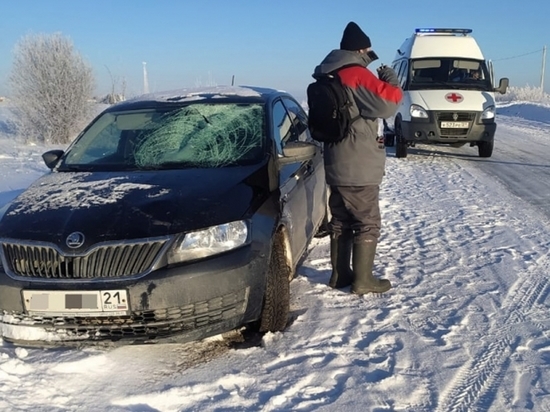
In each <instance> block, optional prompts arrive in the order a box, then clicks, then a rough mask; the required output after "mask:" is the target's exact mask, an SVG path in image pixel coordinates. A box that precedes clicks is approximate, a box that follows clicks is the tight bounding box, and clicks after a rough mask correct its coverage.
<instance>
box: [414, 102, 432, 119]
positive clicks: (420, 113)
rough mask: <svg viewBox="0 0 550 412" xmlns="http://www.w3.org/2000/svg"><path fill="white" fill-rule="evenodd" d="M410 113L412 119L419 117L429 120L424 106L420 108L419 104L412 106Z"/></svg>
mask: <svg viewBox="0 0 550 412" xmlns="http://www.w3.org/2000/svg"><path fill="white" fill-rule="evenodd" d="M410 112H411V116H412V117H418V118H420V119H427V118H428V112H427V111H426V110H424V108H423V107H422V106H419V105H417V104H411V109H410Z"/></svg>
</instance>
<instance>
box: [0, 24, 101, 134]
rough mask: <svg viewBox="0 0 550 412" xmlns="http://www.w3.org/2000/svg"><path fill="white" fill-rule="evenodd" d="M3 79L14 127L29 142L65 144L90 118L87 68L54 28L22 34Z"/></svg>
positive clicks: (90, 88) (91, 83) (90, 76)
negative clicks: (6, 83) (8, 91)
mask: <svg viewBox="0 0 550 412" xmlns="http://www.w3.org/2000/svg"><path fill="white" fill-rule="evenodd" d="M9 82H10V88H11V99H12V102H13V108H14V111H15V114H16V116H15V117H16V122H17V126H18V130H19V132H20V134H21V135H23V136H24V137H25V138H26V139H27V140H29V141H35V142H41V143H54V144H66V143H69V142H70V141H71V139H72V138H73V137H74V135H75V134H76V132H78V130H79V129H80V128H81V127H82V125H83V123H85V122H86V121H87V120H89V118H90V115H91V113H92V112H91V110H92V107H93V106H92V103H91V96H92V93H93V89H94V77H93V73H92V69H91V67H90V66H89V65H88V64H87V63H86V62H85V61H84V59H83V58H82V57H81V56H80V54H79V53H78V52H77V51H76V50H75V48H74V45H73V43H72V41H71V40H70V39H69V38H67V37H65V36H63V35H62V34H60V33H55V34H37V35H36V34H34V35H27V36H24V37H22V38H21V40H20V41H19V42H18V43H17V44H16V46H15V51H14V61H13V67H12V71H11V73H10V77H9Z"/></svg>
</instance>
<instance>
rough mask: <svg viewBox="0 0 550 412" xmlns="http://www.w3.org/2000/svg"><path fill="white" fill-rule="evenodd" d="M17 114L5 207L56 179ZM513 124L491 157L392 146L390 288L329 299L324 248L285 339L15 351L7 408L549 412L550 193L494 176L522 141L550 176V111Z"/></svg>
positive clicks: (0, 380) (385, 262)
mask: <svg viewBox="0 0 550 412" xmlns="http://www.w3.org/2000/svg"><path fill="white" fill-rule="evenodd" d="M2 113H3V111H2V109H1V108H0V207H1V206H2V205H3V204H5V203H6V202H8V201H10V200H11V199H12V198H13V197H15V196H16V195H17V194H18V193H20V192H21V191H22V190H23V189H24V188H25V187H26V186H28V185H29V183H30V182H31V181H33V180H34V179H35V178H37V177H38V176H39V175H40V174H42V173H44V172H45V171H46V167H45V166H44V165H43V163H42V160H41V158H40V155H41V153H42V152H43V151H45V150H46V149H49V147H48V148H45V147H38V146H27V145H23V144H16V143H14V142H13V141H12V140H10V139H8V138H7V137H6V136H8V135H9V127H6V121H5V119H6V118H5V117H3V116H4V115H3V114H2ZM498 120H499V128H498V131H497V142H496V143H495V152H494V154H493V157H492V158H490V159H480V158H478V157H477V150H476V149H475V148H461V149H452V148H444V149H438V150H432V149H431V148H430V147H425V150H424V148H422V147H419V148H417V149H415V150H411V151H410V153H411V154H410V155H409V156H408V157H407V159H396V158H395V156H394V151H393V149H392V148H388V163H387V175H386V178H385V181H384V183H383V186H382V192H381V196H382V200H381V202H382V211H383V224H384V227H383V235H382V238H381V242H380V246H379V250H378V255H377V261H376V272H377V273H378V274H379V275H382V274H383V275H384V276H385V277H387V278H389V279H390V280H391V281H392V283H393V285H394V289H392V290H391V292H389V293H387V294H385V295H380V296H370V295H368V296H364V297H357V296H353V295H351V294H350V293H349V291H348V290H333V289H330V288H329V287H328V286H326V283H327V281H328V278H329V276H330V261H329V246H328V239H327V238H323V239H318V240H315V241H314V243H313V244H312V245H311V247H310V250H309V255H308V258H307V260H306V261H305V263H304V264H303V265H302V266H301V267H300V268H299V270H298V273H299V275H298V277H297V278H296V279H295V280H294V281H293V282H292V296H293V298H292V318H293V322H292V324H291V325H290V326H289V327H288V329H287V330H286V331H285V332H284V333H276V334H267V335H265V336H264V337H263V338H262V340H261V342H259V344H258V345H242V344H240V345H239V344H235V343H234V342H232V341H231V339H225V340H223V339H222V338H221V337H216V338H212V339H208V340H207V341H204V342H195V343H191V344H185V345H177V344H159V345H149V346H126V347H116V348H109V349H107V348H103V349H101V348H94V347H92V348H81V349H36V348H20V347H15V346H13V345H11V344H7V343H3V344H1V343H0V410H5V411H19V410H32V411H77V410H78V411H83V410H85V411H133V412H138V411H143V412H152V411H288V410H293V411H314V410H315V411H373V412H382V411H410V412H412V411H414V412H434V411H438V412H454V411H456V412H458V411H495V412H496V411H498V412H501V411H549V410H550V367H549V365H550V318H549V316H548V313H549V310H550V299H549V293H550V283H549V279H550V254H549V248H550V225H549V223H550V222H549V219H548V216H549V214H548V210H546V209H544V208H550V192H546V186H544V184H543V183H544V182H542V181H541V182H539V184H538V186H537V181H536V178H538V177H537V176H539V175H534V176H535V177H533V176H530V175H525V177H524V178H525V179H526V181H527V180H529V182H530V184H531V185H534V187H535V188H537V187H538V188H540V190H539V193H537V196H538V198H537V202H528V201H526V200H525V199H524V198H522V197H519V196H518V195H517V193H513V191H511V190H509V188H508V186H506V184H505V183H506V180H500V179H497V178H495V176H494V175H493V174H492V173H490V170H489V169H488V166H489V165H491V164H492V165H499V166H501V167H502V166H506V165H507V164H512V163H513V162H511V161H510V158H509V157H506V156H508V155H507V152H506V148H508V147H512V146H513V145H514V144H517V141H518V139H519V137H521V139H523V140H522V147H525V148H532V150H533V151H536V152H539V153H540V154H541V155H540V157H539V158H536V159H535V160H536V161H535V160H534V159H533V158H532V155H530V154H529V151H525V152H521V153H517V158H515V163H517V164H518V165H520V166H521V165H523V166H529V167H531V169H533V170H535V169H536V170H537V171H541V170H542V171H546V170H550V107H548V106H541V105H533V104H528V103H521V102H515V103H512V104H508V105H506V106H504V107H500V108H499V117H498ZM510 156H513V155H510ZM530 156H531V157H530ZM541 159H542V160H541ZM512 166H513V165H511V166H510V167H512ZM526 170H530V169H526ZM526 173H527V172H526ZM519 184H521V182H519ZM198 359H202V360H201V361H198Z"/></svg>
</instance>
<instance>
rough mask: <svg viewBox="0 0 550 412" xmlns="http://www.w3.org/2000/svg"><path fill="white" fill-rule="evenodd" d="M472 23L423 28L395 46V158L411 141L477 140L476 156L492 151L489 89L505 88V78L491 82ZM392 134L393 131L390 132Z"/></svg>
mask: <svg viewBox="0 0 550 412" xmlns="http://www.w3.org/2000/svg"><path fill="white" fill-rule="evenodd" d="M471 32H472V30H471V29H444V28H441V29H439V28H426V29H416V30H415V33H414V34H413V35H412V36H411V37H410V38H408V39H406V40H405V42H404V43H403V44H402V45H401V47H399V49H398V50H397V54H396V56H395V59H394V61H393V63H392V67H393V68H394V70H395V71H396V73H397V75H398V78H399V82H400V85H401V87H402V88H403V100H402V102H401V104H400V106H399V108H398V110H397V113H396V115H395V119H394V133H392V134H390V135H389V137H388V136H386V145H387V146H393V145H394V144H395V155H396V157H398V158H403V157H406V156H407V147H413V146H415V144H416V143H422V144H447V145H450V146H454V147H461V146H463V145H465V144H469V145H470V146H472V147H473V146H477V147H478V152H479V156H480V157H491V155H492V153H493V145H494V136H495V131H496V123H495V114H496V107H495V97H494V93H495V92H498V93H502V94H504V93H506V89H507V88H508V79H507V78H502V79H500V83H499V86H498V87H495V85H494V83H493V81H494V80H493V68H492V64H491V62H490V61H486V60H485V58H484V57H483V54H482V52H481V49H480V48H479V46H478V44H477V42H476V40H475V39H474V38H473V37H472V36H471ZM393 134H394V135H395V137H394V136H393Z"/></svg>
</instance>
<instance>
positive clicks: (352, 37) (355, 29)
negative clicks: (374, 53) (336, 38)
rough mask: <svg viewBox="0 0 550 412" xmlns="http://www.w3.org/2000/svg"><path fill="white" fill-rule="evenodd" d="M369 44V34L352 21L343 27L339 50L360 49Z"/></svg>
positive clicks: (365, 47)
mask: <svg viewBox="0 0 550 412" xmlns="http://www.w3.org/2000/svg"><path fill="white" fill-rule="evenodd" d="M370 46H371V43H370V39H369V36H367V35H366V34H365V33H364V32H363V30H361V28H360V27H359V26H358V25H357V24H356V23H354V22H352V21H350V22H349V23H348V25H347V26H346V28H345V29H344V35H343V36H342V41H341V42H340V49H341V50H352V51H355V50H361V49H367V48H369V47H370Z"/></svg>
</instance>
